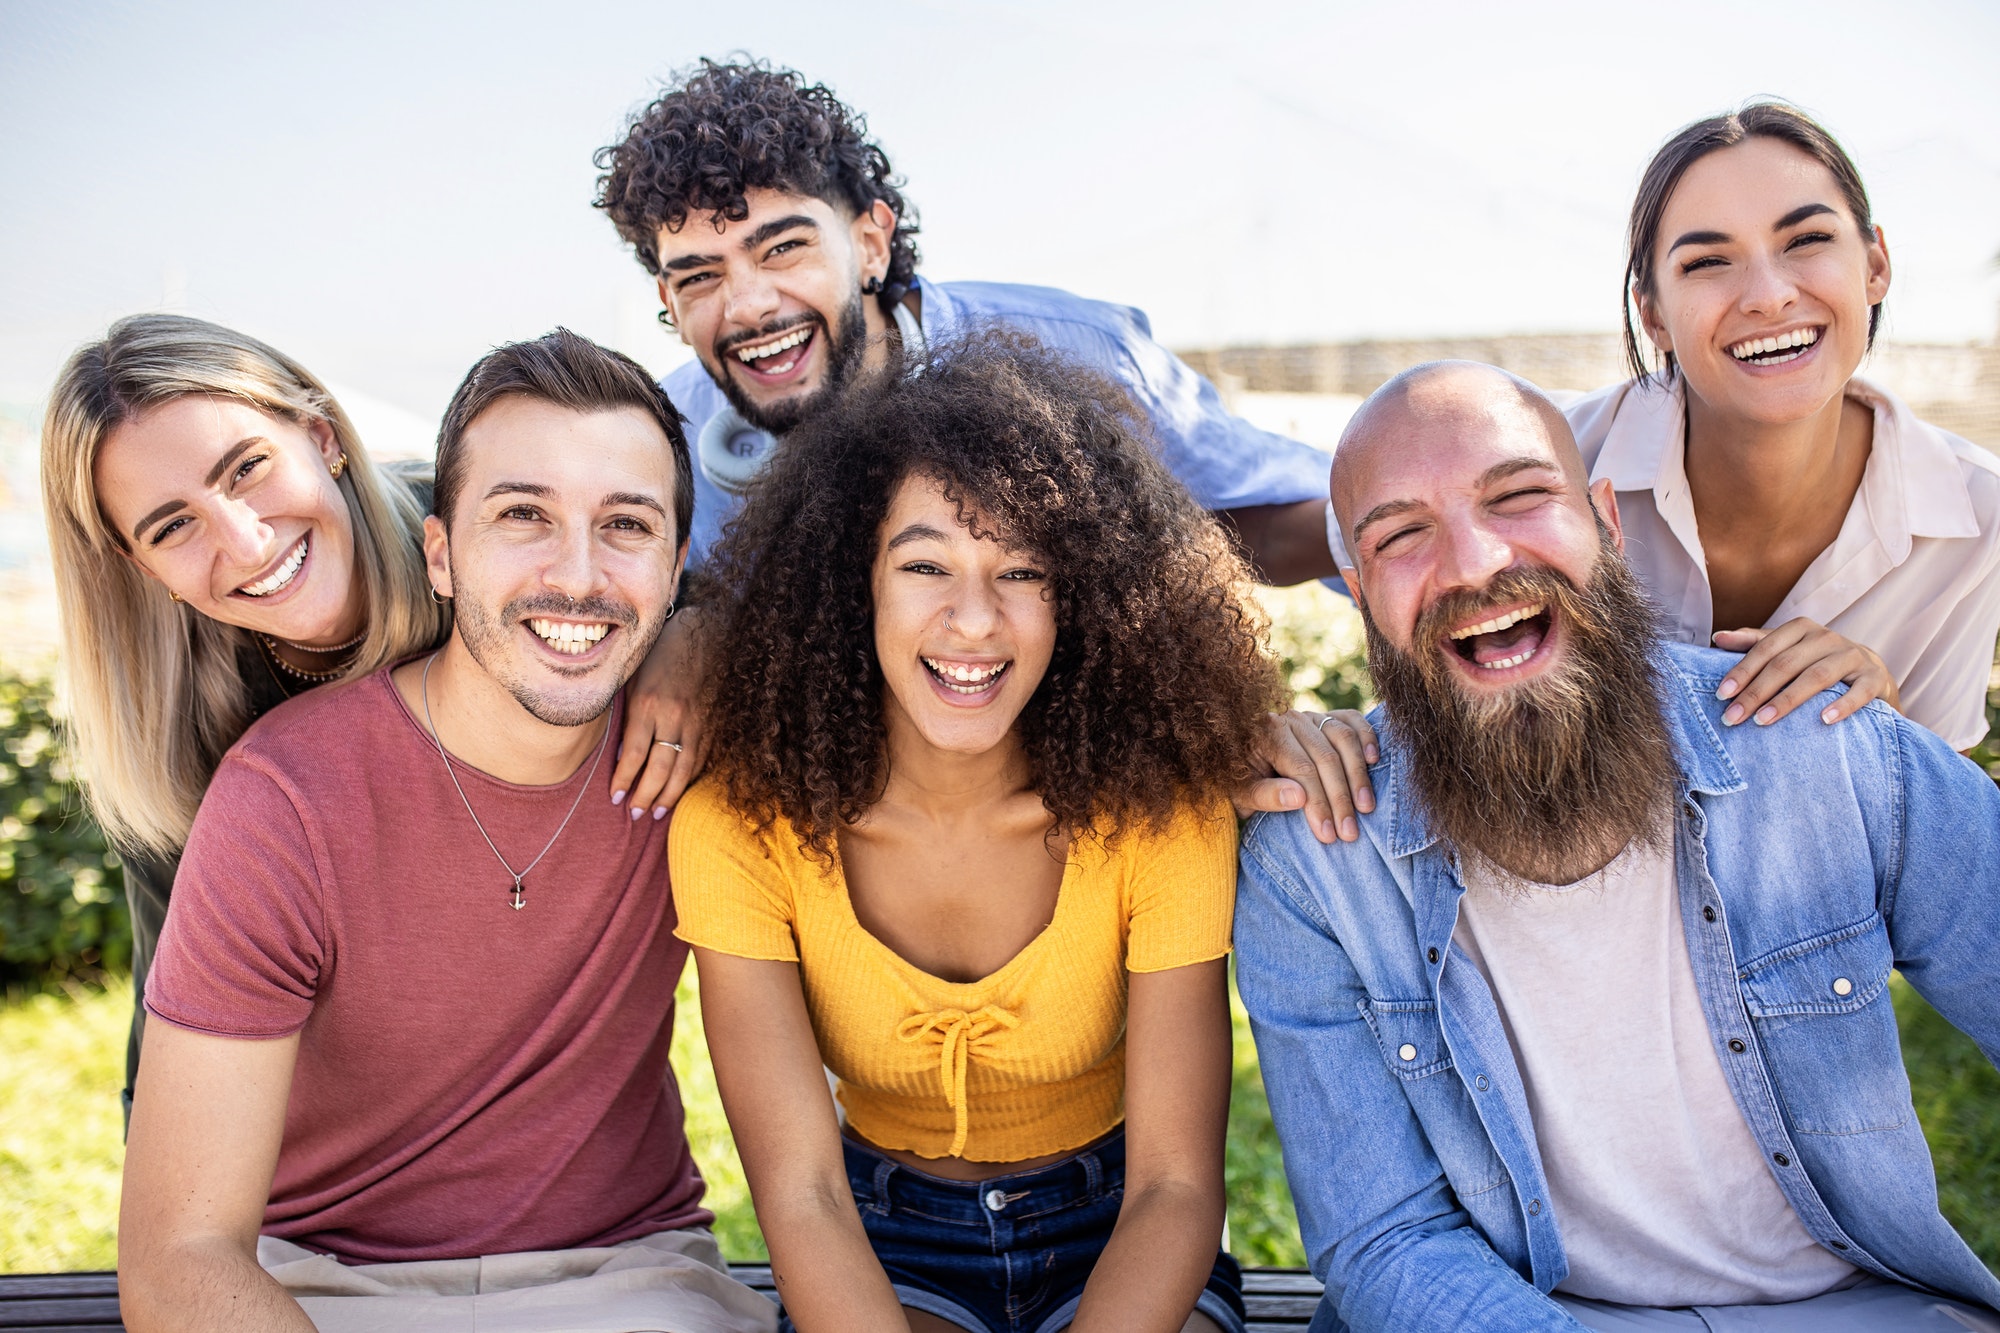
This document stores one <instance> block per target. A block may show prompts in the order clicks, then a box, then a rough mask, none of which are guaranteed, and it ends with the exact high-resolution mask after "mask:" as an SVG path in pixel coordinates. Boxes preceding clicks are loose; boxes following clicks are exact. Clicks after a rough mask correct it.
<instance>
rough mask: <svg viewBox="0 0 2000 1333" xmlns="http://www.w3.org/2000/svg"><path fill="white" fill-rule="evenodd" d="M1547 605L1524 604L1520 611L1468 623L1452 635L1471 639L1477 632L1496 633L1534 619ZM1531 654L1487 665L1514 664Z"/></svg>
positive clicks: (1526, 658) (1457, 637)
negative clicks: (1475, 622) (1476, 622)
mask: <svg viewBox="0 0 2000 1333" xmlns="http://www.w3.org/2000/svg"><path fill="white" fill-rule="evenodd" d="M1546 607H1547V603H1544V602H1536V603H1535V604H1534V605H1533V606H1524V607H1522V608H1521V609H1520V610H1518V611H1509V612H1507V614H1505V615H1501V616H1495V617H1493V619H1491V620H1482V621H1480V622H1479V623H1478V624H1477V625H1468V626H1466V627H1465V628H1464V629H1455V630H1453V631H1452V632H1451V637H1452V638H1454V639H1469V638H1471V637H1472V636H1473V635H1475V634H1495V633H1498V632H1499V631H1501V630H1503V629H1506V628H1507V627H1508V626H1509V625H1518V624H1520V623H1521V622H1522V621H1524V620H1533V619H1534V618H1535V617H1536V616H1538V615H1540V614H1541V613H1542V612H1543V611H1544V610H1545V609H1546ZM1529 656H1530V654H1527V653H1523V654H1522V655H1521V656H1519V657H1510V658H1508V659H1507V660H1506V661H1505V662H1488V663H1486V665H1487V666H1494V667H1499V666H1513V665H1514V664H1515V663H1517V662H1525V661H1527V660H1528V657H1529Z"/></svg>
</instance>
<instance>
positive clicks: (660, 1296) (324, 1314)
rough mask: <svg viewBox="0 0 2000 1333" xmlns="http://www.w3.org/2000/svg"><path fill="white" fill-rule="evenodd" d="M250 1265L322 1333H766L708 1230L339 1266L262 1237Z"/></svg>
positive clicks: (772, 1325)
mask: <svg viewBox="0 0 2000 1333" xmlns="http://www.w3.org/2000/svg"><path fill="white" fill-rule="evenodd" d="M257 1262H258V1263H260V1264H262V1265H263V1266H264V1271H266V1272H268V1273H269V1274H270V1275H271V1276H272V1277H274V1278H276V1279H277V1280H278V1281H279V1283H281V1284H282V1285H283V1286H284V1288H285V1290H286V1291H288V1292H290V1293H291V1294H292V1296H293V1297H294V1298H295V1299H297V1301H298V1303H299V1304H300V1306H302V1307H303V1308H304V1309H305V1312H306V1316H307V1317H308V1318H310V1319H311V1320H312V1321H313V1324H314V1325H315V1326H316V1327H317V1328H318V1329H319V1330H320V1333H774V1330H776V1328H777V1327H778V1308H777V1307H776V1306H775V1305H773V1304H771V1302H770V1301H768V1300H766V1299H765V1298H764V1297H762V1296H759V1295H758V1294H757V1293H756V1292H754V1291H752V1290H750V1288H748V1287H746V1286H744V1285H743V1284H742V1283H741V1282H738V1281H737V1280H736V1279H735V1278H733V1277H730V1276H729V1270H728V1268H727V1266H726V1265H724V1263H723V1262H722V1253H721V1251H720V1250H718V1249H716V1246H715V1239H714V1237H712V1236H710V1235H709V1233H708V1230H707V1228H705V1227H692V1228H689V1229H687V1230H684V1231H662V1232H658V1233H656V1234H654V1235H651V1236H641V1237H640V1238H639V1239H637V1240H631V1241H626V1242H625V1243H624V1244H622V1245H609V1246H603V1247H600V1248H597V1249H588V1250H544V1251H540V1252H534V1253H527V1254H493V1255H487V1256H485V1257H483V1258H478V1259H431V1260H425V1261H421V1262H417V1263H404V1264H343V1263H340V1262H339V1261H338V1260H335V1259H332V1258H329V1257H328V1256H326V1255H323V1254H314V1253H313V1252H312V1251H311V1250H307V1249H303V1248H301V1247H300V1246H297V1245H294V1244H292V1243H291V1242H290V1241H285V1240H278V1239H276V1238H274V1237H271V1236H262V1237H259V1238H258V1241H257Z"/></svg>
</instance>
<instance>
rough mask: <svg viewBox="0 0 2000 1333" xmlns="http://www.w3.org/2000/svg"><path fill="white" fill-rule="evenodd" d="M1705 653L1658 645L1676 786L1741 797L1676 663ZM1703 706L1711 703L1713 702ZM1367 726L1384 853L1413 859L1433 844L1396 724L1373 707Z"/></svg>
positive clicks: (1698, 691)
mask: <svg viewBox="0 0 2000 1333" xmlns="http://www.w3.org/2000/svg"><path fill="white" fill-rule="evenodd" d="M1703 651H1704V650H1702V649H1699V648H1692V647H1689V646H1688V645H1685V644H1678V643H1662V644H1661V645H1660V646H1659V649H1658V656H1657V657H1656V658H1655V659H1654V660H1655V663H1656V665H1657V668H1658V670H1659V673H1660V703H1661V706H1662V707H1663V708H1664V709H1665V711H1666V715H1667V734H1668V735H1669V737H1671V739H1672V743H1673V750H1674V766H1675V767H1676V768H1678V769H1679V770H1680V774H1681V781H1682V782H1684V783H1685V784H1686V785H1687V787H1688V789H1689V790H1691V791H1698V792H1701V793H1702V794H1704V795H1708V796H1720V795H1723V794H1725V793H1727V792H1734V791H1741V790H1743V788H1744V787H1745V786H1747V785H1748V784H1746V783H1745V782H1744V780H1743V775H1742V774H1741V773H1740V772H1738V771H1737V768H1736V763H1735V761H1734V760H1733V759H1731V758H1730V757H1729V750H1728V748H1727V747H1726V746H1724V745H1723V743H1722V736H1721V734H1720V733H1718V732H1717V731H1716V729H1715V724H1714V723H1713V722H1711V721H1709V718H1708V713H1709V709H1708V708H1707V707H1706V706H1705V704H1704V691H1703V690H1702V688H1701V686H1700V685H1699V684H1698V683H1697V681H1696V680H1695V678H1694V676H1693V675H1691V674H1690V673H1689V671H1687V670H1686V669H1684V668H1683V667H1682V665H1681V662H1680V659H1681V658H1682V657H1692V656H1694V655H1696V654H1699V653H1702V652H1703ZM1708 702H1711V703H1712V702H1713V699H1712V697H1710V698H1709V699H1708ZM1368 720H1369V722H1370V724H1371V725H1373V726H1374V728H1375V730H1376V732H1377V733H1378V734H1379V735H1380V736H1381V737H1382V739H1383V741H1384V744H1383V746H1382V761H1381V763H1379V764H1378V765H1376V771H1375V780H1374V785H1375V792H1376V801H1377V806H1376V808H1377V809H1378V811H1379V812H1380V813H1381V814H1382V816H1384V817H1385V818H1386V819H1387V821H1388V831H1387V834H1386V837H1385V841H1386V845H1385V846H1384V848H1383V852H1384V853H1385V854H1386V855H1389V856H1394V857H1404V856H1415V855H1416V854H1417V853H1418V852H1421V851H1423V850H1424V849H1425V848H1427V847H1429V846H1430V845H1431V844H1433V843H1435V842H1436V841H1437V835H1436V834H1434V833H1432V832H1431V830H1430V827H1429V825H1428V824H1427V822H1426V821H1425V819H1424V815H1423V810H1422V808H1421V807H1420V806H1419V805H1418V803H1417V798H1416V788H1415V786H1414V785H1413V782H1412V778H1413V775H1412V773H1411V771H1410V767H1409V756H1408V754H1407V753H1406V751H1405V750H1404V747H1403V746H1401V745H1400V744H1398V743H1397V741H1396V728H1395V723H1394V722H1392V721H1391V720H1390V719H1389V716H1388V713H1387V710H1386V709H1384V708H1383V707H1382V706H1381V705H1379V704H1378V705H1377V706H1376V707H1375V708H1374V710H1373V711H1371V712H1370V713H1369V715H1368Z"/></svg>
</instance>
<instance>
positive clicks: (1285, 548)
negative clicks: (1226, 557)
mask: <svg viewBox="0 0 2000 1333" xmlns="http://www.w3.org/2000/svg"><path fill="white" fill-rule="evenodd" d="M1216 518H1218V519H1220V520H1221V521H1222V525H1223V527H1224V528H1226V529H1228V531H1229V533H1230V535H1232V536H1233V537H1235V538H1236V542H1237V545H1238V546H1240V547H1241V548H1242V550H1243V553H1244V554H1245V555H1246V556H1248V557H1249V559H1250V564H1251V566H1252V567H1253V568H1255V570H1256V571H1257V577H1258V578H1259V579H1262V580H1263V581H1264V582H1265V583H1270V584H1274V585H1276V586H1278V587H1289V586H1290V585H1292V584H1294V583H1304V582H1305V581H1306V580H1307V579H1330V578H1332V577H1333V576H1334V575H1335V574H1337V573H1338V572H1339V571H1338V570H1337V569H1335V568H1334V562H1333V552H1332V550H1330V549H1329V548H1328V546H1327V544H1326V501H1325V500H1323V499H1318V500H1300V501H1297V502H1295V503H1292V504H1271V505H1247V506H1245V507H1243V508H1240V509H1224V510H1221V511H1220V512H1218V513H1217V514H1216Z"/></svg>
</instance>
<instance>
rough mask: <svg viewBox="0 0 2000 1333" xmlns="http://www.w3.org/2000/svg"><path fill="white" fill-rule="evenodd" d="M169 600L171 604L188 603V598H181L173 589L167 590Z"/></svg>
mask: <svg viewBox="0 0 2000 1333" xmlns="http://www.w3.org/2000/svg"><path fill="white" fill-rule="evenodd" d="M167 600H168V601H170V602H186V601H187V598H185V597H183V596H181V595H180V594H179V593H177V592H175V591H174V590H173V589H172V588H169V589H167Z"/></svg>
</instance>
